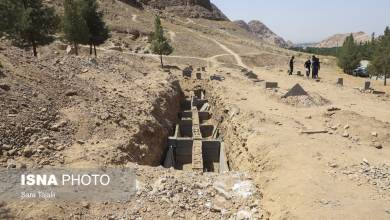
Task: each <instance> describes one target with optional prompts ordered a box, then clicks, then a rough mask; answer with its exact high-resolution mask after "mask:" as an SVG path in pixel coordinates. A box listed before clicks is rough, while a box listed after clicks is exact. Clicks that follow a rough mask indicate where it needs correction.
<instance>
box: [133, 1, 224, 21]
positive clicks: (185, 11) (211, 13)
mask: <svg viewBox="0 0 390 220" xmlns="http://www.w3.org/2000/svg"><path fill="white" fill-rule="evenodd" d="M138 2H139V3H142V4H143V5H146V6H149V7H151V8H154V9H159V10H164V11H166V12H170V13H173V14H176V15H179V16H183V17H188V18H207V19H212V20H228V18H227V17H226V16H225V15H224V14H223V13H222V12H221V11H220V10H219V9H218V8H217V7H216V6H215V5H214V4H212V3H211V2H210V0H164V1H162V0H139V1H138Z"/></svg>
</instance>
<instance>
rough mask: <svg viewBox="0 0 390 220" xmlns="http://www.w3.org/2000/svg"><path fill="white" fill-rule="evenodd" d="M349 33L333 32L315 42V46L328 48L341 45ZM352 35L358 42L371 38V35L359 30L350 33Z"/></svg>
mask: <svg viewBox="0 0 390 220" xmlns="http://www.w3.org/2000/svg"><path fill="white" fill-rule="evenodd" d="M350 34H351V33H348V34H335V35H333V36H331V37H329V38H327V39H325V40H323V41H321V42H320V43H318V44H316V45H315V47H321V48H330V47H341V46H342V45H343V43H344V41H345V38H347V37H348V36H349V35H350ZM352 35H353V37H354V38H355V41H356V42H358V43H365V42H367V41H370V40H371V37H370V36H369V35H368V34H366V33H364V32H362V31H360V32H356V33H352Z"/></svg>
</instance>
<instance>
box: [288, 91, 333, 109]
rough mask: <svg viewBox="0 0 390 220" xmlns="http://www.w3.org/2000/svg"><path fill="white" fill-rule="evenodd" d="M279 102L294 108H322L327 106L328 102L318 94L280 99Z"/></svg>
mask: <svg viewBox="0 0 390 220" xmlns="http://www.w3.org/2000/svg"><path fill="white" fill-rule="evenodd" d="M281 101H282V102H283V103H285V104H288V105H292V106H296V107H312V106H323V105H327V104H329V100H327V99H325V98H323V97H321V96H320V95H318V94H311V95H301V96H289V97H286V98H282V99H281Z"/></svg>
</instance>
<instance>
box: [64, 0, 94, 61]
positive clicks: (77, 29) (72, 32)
mask: <svg viewBox="0 0 390 220" xmlns="http://www.w3.org/2000/svg"><path fill="white" fill-rule="evenodd" d="M81 9H82V0H81V1H80V0H65V1H64V17H63V20H62V28H63V32H64V34H65V39H66V40H68V41H69V42H71V43H72V44H73V45H74V49H75V53H76V55H78V44H88V43H89V30H88V26H87V22H86V21H85V19H84V18H83V16H82V10H81Z"/></svg>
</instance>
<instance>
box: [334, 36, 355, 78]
mask: <svg viewBox="0 0 390 220" xmlns="http://www.w3.org/2000/svg"><path fill="white" fill-rule="evenodd" d="M360 56H361V55H360V54H359V48H358V45H357V44H356V43H355V40H354V38H353V35H352V34H351V35H350V36H348V37H347V38H346V39H345V41H344V44H343V46H342V48H341V50H340V53H339V56H338V64H339V66H340V67H341V68H342V69H343V71H344V72H345V73H352V71H353V70H354V69H356V68H357V67H358V66H359V63H360Z"/></svg>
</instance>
